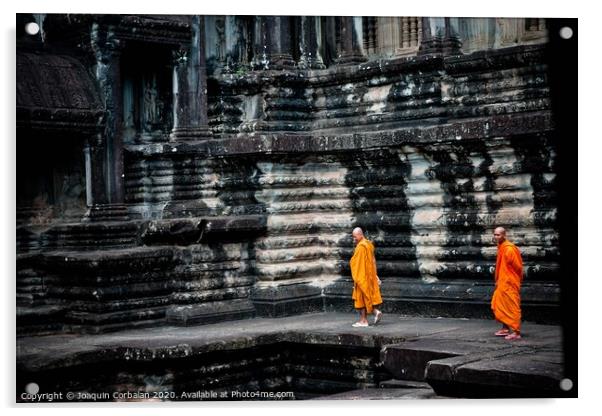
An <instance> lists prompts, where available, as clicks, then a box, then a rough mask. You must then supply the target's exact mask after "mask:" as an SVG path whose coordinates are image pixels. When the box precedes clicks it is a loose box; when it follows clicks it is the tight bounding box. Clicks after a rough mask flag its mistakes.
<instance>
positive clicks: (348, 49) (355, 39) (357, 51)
mask: <svg viewBox="0 0 602 416" xmlns="http://www.w3.org/2000/svg"><path fill="white" fill-rule="evenodd" d="M339 19H340V30H341V37H340V39H341V41H340V50H339V57H338V60H337V63H338V64H340V65H348V64H357V63H361V62H365V61H367V58H366V56H365V55H364V52H363V50H362V39H361V36H362V19H361V18H355V17H350V16H344V17H340V18H339Z"/></svg>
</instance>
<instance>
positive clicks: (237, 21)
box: [225, 16, 249, 71]
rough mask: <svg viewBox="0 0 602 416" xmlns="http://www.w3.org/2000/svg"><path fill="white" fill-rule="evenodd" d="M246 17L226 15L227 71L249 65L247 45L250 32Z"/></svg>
mask: <svg viewBox="0 0 602 416" xmlns="http://www.w3.org/2000/svg"><path fill="white" fill-rule="evenodd" d="M246 22H247V21H246V20H245V17H240V16H226V22H225V35H226V66H225V69H226V71H236V70H237V69H238V68H241V67H246V66H248V65H249V61H248V57H247V47H248V41H249V33H247V31H246V29H247V27H246Z"/></svg>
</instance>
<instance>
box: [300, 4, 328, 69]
mask: <svg viewBox="0 0 602 416" xmlns="http://www.w3.org/2000/svg"><path fill="white" fill-rule="evenodd" d="M299 26H300V33H301V39H300V43H299V56H300V58H299V67H300V68H303V69H310V68H311V69H314V68H315V69H324V68H326V65H324V60H323V58H322V53H321V51H320V49H321V46H322V24H321V21H320V18H319V17H314V16H301V17H300V18H299Z"/></svg>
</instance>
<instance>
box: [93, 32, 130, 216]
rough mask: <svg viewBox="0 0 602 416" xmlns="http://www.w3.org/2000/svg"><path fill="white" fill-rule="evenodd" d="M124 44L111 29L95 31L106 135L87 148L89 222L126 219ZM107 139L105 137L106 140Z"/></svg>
mask: <svg viewBox="0 0 602 416" xmlns="http://www.w3.org/2000/svg"><path fill="white" fill-rule="evenodd" d="M123 47H124V43H123V42H122V41H121V40H120V39H117V38H116V37H115V35H114V33H113V31H112V28H111V27H110V26H109V27H108V28H101V27H99V26H98V25H94V26H93V28H92V48H93V50H94V53H95V56H96V75H97V78H98V81H99V84H100V90H101V94H102V95H103V96H104V101H105V107H106V124H105V130H104V132H99V134H98V135H97V136H96V137H94V138H91V139H90V140H89V142H88V145H87V146H86V148H85V158H86V185H87V186H88V187H89V190H87V191H86V193H87V203H88V204H89V205H90V210H89V213H88V215H87V216H88V218H89V219H90V220H92V221H112V220H125V219H127V218H128V217H127V208H126V207H125V205H123V203H124V168H123V101H122V100H123V90H122V79H121V51H122V49H123ZM103 135H104V137H103Z"/></svg>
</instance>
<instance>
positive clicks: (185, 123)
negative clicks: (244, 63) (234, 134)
mask: <svg viewBox="0 0 602 416" xmlns="http://www.w3.org/2000/svg"><path fill="white" fill-rule="evenodd" d="M203 24H204V21H203V18H201V17H200V16H193V18H192V40H191V43H190V49H184V48H182V49H179V50H176V51H175V52H174V86H173V87H174V128H173V130H172V133H171V137H172V139H175V140H182V139H201V138H204V137H208V136H210V130H209V125H208V116H207V68H206V64H205V48H204V44H205V39H204V33H205V30H204V26H203Z"/></svg>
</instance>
